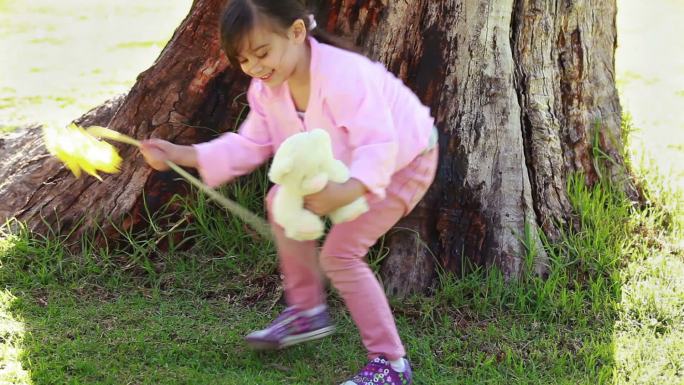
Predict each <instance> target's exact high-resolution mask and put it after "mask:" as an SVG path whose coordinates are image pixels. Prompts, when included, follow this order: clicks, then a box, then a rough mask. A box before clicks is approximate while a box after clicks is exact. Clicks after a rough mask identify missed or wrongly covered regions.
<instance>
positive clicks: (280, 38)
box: [237, 20, 306, 87]
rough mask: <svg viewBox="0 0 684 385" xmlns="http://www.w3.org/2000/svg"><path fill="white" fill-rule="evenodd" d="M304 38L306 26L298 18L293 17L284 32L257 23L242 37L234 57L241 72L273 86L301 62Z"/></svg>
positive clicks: (284, 78)
mask: <svg viewBox="0 0 684 385" xmlns="http://www.w3.org/2000/svg"><path fill="white" fill-rule="evenodd" d="M305 41H306V26H305V25H304V22H303V21H302V20H296V21H295V22H294V23H293V24H292V25H291V26H290V27H289V28H288V29H287V30H286V31H285V34H282V33H277V32H274V31H273V30H272V29H271V28H267V27H263V26H257V27H255V28H254V29H253V30H252V32H251V33H250V34H249V36H247V37H246V38H245V41H244V42H243V44H242V49H241V51H240V53H239V55H238V57H237V59H238V62H239V63H240V67H241V68H242V71H244V73H246V74H247V75H249V76H251V77H254V78H259V79H261V80H262V81H263V82H264V83H265V84H266V85H268V86H269V87H276V86H279V85H281V84H282V83H283V82H285V81H286V80H288V79H289V78H290V77H291V76H292V75H293V74H294V73H295V71H296V70H297V69H298V66H300V65H301V64H300V63H301V58H302V57H303V54H305V52H306V51H305Z"/></svg>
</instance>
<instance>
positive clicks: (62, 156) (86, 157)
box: [43, 124, 121, 181]
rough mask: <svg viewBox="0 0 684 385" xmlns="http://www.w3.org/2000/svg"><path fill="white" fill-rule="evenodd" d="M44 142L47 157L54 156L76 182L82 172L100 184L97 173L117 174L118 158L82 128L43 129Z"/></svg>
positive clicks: (119, 162)
mask: <svg viewBox="0 0 684 385" xmlns="http://www.w3.org/2000/svg"><path fill="white" fill-rule="evenodd" d="M43 139H44V141H45V147H47V149H48V151H49V152H50V154H52V155H54V156H56V157H57V158H58V159H59V160H61V161H62V162H63V163H64V165H66V166H67V167H68V168H69V169H70V170H71V172H73V173H74V175H75V176H76V177H77V178H78V177H80V176H81V170H83V171H85V172H86V173H88V174H90V175H92V176H94V177H95V178H97V179H99V180H100V181H102V178H100V176H99V175H97V171H103V172H106V173H115V172H119V166H120V165H121V157H120V156H119V154H118V153H117V151H116V148H114V146H112V145H111V144H109V143H107V142H104V141H100V140H97V139H96V138H95V137H93V136H92V135H90V134H88V133H87V132H86V131H85V130H84V129H83V128H81V127H79V126H77V125H75V124H71V125H69V126H68V127H65V128H44V129H43Z"/></svg>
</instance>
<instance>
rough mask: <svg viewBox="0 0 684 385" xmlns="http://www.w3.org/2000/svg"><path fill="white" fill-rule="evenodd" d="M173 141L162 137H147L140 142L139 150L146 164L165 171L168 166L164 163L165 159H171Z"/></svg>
mask: <svg viewBox="0 0 684 385" xmlns="http://www.w3.org/2000/svg"><path fill="white" fill-rule="evenodd" d="M173 146H174V144H173V143H170V142H167V141H166V140H162V139H149V140H144V141H142V142H141V143H140V152H141V153H142V155H143V157H144V158H145V161H146V162H147V164H149V165H150V167H152V168H153V169H155V170H157V171H166V170H168V169H169V166H168V165H167V164H166V161H167V160H170V161H172V162H173V160H172V159H171V153H172V152H173Z"/></svg>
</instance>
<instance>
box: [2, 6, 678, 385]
mask: <svg viewBox="0 0 684 385" xmlns="http://www.w3.org/2000/svg"><path fill="white" fill-rule="evenodd" d="M630 1H631V0H621V1H620V4H621V6H622V5H624V6H625V8H624V9H625V11H624V12H623V13H621V15H620V20H619V25H620V26H623V27H624V28H625V30H626V31H627V32H625V34H624V35H621V36H624V38H622V39H621V48H620V50H621V51H620V52H619V55H618V69H619V71H620V72H619V80H620V89H621V92H622V96H623V100H627V101H628V102H627V103H626V104H627V108H628V109H629V111H632V114H633V121H634V124H635V125H636V126H637V127H639V128H640V130H639V131H638V132H636V133H633V134H632V136H631V138H632V139H633V141H632V143H633V145H634V146H635V148H637V149H639V150H640V152H637V154H639V155H638V156H637V157H635V158H634V159H633V160H632V163H633V164H634V169H635V175H636V176H637V178H638V180H639V184H640V185H641V186H642V187H643V188H644V191H645V194H646V197H647V199H648V202H647V203H646V204H645V205H644V206H642V207H635V206H634V205H633V204H632V203H631V202H630V201H629V200H628V199H627V198H626V197H625V196H624V195H623V194H622V193H620V192H619V191H615V189H614V188H613V187H612V186H611V185H610V183H609V182H607V181H602V183H600V184H599V185H597V186H596V187H595V188H591V189H588V188H586V187H584V186H583V185H582V183H580V182H579V181H578V180H577V179H573V180H571V181H570V183H569V184H568V191H569V193H570V196H571V199H572V202H573V205H574V207H575V209H576V211H577V213H578V214H579V216H578V218H579V221H580V222H579V230H578V231H576V232H572V233H567V234H565V235H564V236H563V239H562V241H561V242H559V243H558V244H555V245H547V247H548V251H549V254H550V256H551V257H552V272H551V275H550V277H549V278H548V279H547V280H544V281H542V280H539V279H537V278H535V277H532V276H526V277H524V279H522V280H521V281H520V282H518V283H514V284H506V283H504V281H503V279H502V277H501V275H500V274H498V273H497V272H496V271H492V272H489V273H488V274H485V273H484V272H476V273H473V274H471V275H468V276H466V277H452V276H446V275H444V276H441V277H440V281H439V285H438V287H437V288H436V292H435V294H434V295H433V296H431V297H421V298H411V299H408V300H404V301H393V302H392V306H393V309H394V311H395V313H396V315H397V320H398V324H399V328H400V332H401V333H402V338H403V339H404V341H405V343H406V345H407V347H408V350H409V357H410V358H411V360H412V362H413V364H414V367H415V370H416V384H421V385H422V384H445V385H447V384H449V385H452V384H472V385H474V384H596V383H600V384H611V383H615V384H640V385H641V384H653V385H656V384H659V385H660V384H668V385H674V384H684V347H683V346H684V343H683V342H684V243H682V239H683V237H682V234H683V232H684V218H683V216H684V211H683V210H682V207H683V206H682V200H681V195H677V194H678V193H677V192H676V191H672V190H669V189H668V188H667V186H668V184H674V185H675V186H678V184H679V182H678V180H679V179H676V178H680V176H681V172H682V170H683V168H682V166H681V164H682V163H681V162H680V163H672V162H670V160H671V159H673V158H675V159H678V158H677V157H678V156H682V154H683V153H684V145H681V143H682V141H683V140H684V138H678V137H677V136H676V135H672V132H671V131H666V130H667V128H668V127H678V126H677V125H678V124H679V123H678V121H677V120H676V119H674V120H672V116H673V115H676V114H670V115H666V114H663V115H662V119H664V120H667V122H666V123H664V124H651V123H652V122H653V120H652V119H653V116H654V115H648V113H651V112H652V111H651V112H649V111H648V110H649V108H635V107H634V103H636V104H637V105H639V106H640V105H641V103H651V104H650V105H652V104H653V103H652V101H650V100H641V99H633V98H634V95H637V94H639V93H641V92H645V91H644V89H645V88H648V87H649V86H650V85H657V86H658V87H661V88H662V87H670V88H674V90H676V89H680V90H682V89H684V86H681V83H677V82H678V81H680V80H681V77H680V78H678V77H677V76H678V75H679V74H682V73H684V72H676V71H677V68H680V67H677V65H678V64H676V63H677V60H676V58H675V59H673V60H671V61H672V63H670V62H667V60H666V59H654V60H658V61H659V63H660V62H661V61H662V62H663V63H665V62H667V64H663V65H662V66H657V67H658V68H660V71H661V72H659V73H658V74H655V75H654V74H653V73H651V72H648V71H654V70H653V68H652V67H656V66H643V67H640V66H641V64H640V62H639V61H638V60H637V59H629V60H631V61H628V62H625V61H624V60H626V59H624V58H626V57H629V55H627V54H625V52H626V51H629V52H631V53H630V54H632V53H633V52H632V51H634V50H637V49H639V48H638V47H639V45H638V44H639V41H640V40H639V39H640V38H642V37H643V38H644V39H646V40H648V39H647V37H645V36H647V35H644V36H642V35H643V34H646V32H644V31H643V30H640V29H639V28H640V27H639V23H641V21H640V20H642V18H646V17H647V16H648V15H651V16H649V17H660V14H659V13H658V12H656V11H657V10H661V11H662V10H665V11H667V12H665V13H666V14H667V16H668V17H669V18H666V19H664V20H665V21H663V24H665V23H669V24H668V25H669V28H671V29H675V28H680V29H681V28H684V26H683V25H680V23H678V21H677V20H679V19H678V18H677V17H676V16H675V15H677V12H679V15H680V16H679V17H680V18H681V16H684V9H683V6H680V3H679V2H676V1H675V0H658V1H655V2H653V3H649V4H651V5H650V6H648V7H646V6H643V7H644V8H643V9H642V8H639V7H640V6H639V5H638V4H635V2H631V3H630ZM55 4H57V3H54V2H50V1H47V0H34V1H30V2H28V1H19V0H15V1H10V0H0V49H2V52H15V53H16V56H13V55H10V56H7V55H5V56H3V57H2V59H0V65H1V66H2V68H1V71H0V127H4V128H3V129H4V130H11V129H12V127H14V126H17V125H21V124H26V123H29V122H31V121H35V120H38V121H39V122H44V123H47V124H64V123H66V122H68V121H69V120H71V119H72V118H74V117H76V116H78V115H79V114H80V113H81V112H83V111H84V110H86V109H88V108H90V107H92V106H95V105H97V104H98V103H100V102H101V101H103V100H104V99H107V98H109V97H111V96H114V95H116V94H118V93H121V92H125V91H126V90H127V89H128V87H130V86H131V85H132V84H133V82H134V80H135V76H136V75H137V74H138V73H139V72H140V71H142V70H144V69H145V68H147V67H148V66H149V65H150V64H151V63H152V62H153V60H154V59H155V57H156V55H158V53H159V51H160V49H161V47H163V45H164V42H165V41H166V39H168V38H169V37H170V36H171V33H172V32H173V28H174V27H175V26H176V25H177V24H178V22H179V21H180V20H181V19H182V18H183V17H184V15H185V12H186V11H187V9H188V8H189V5H190V1H179V2H174V3H173V4H172V3H171V2H164V1H161V0H153V1H147V2H144V5H142V4H143V3H141V2H133V1H130V0H126V1H116V2H93V1H85V0H82V1H76V0H68V1H62V2H60V3H59V5H55ZM123 20H125V21H126V23H128V24H127V27H126V28H121V26H122V23H123ZM668 20H669V21H668ZM649 25H650V24H649ZM630 28H631V29H634V31H631V30H630ZM648 30H649V31H652V32H653V33H655V32H658V29H657V28H651V29H648ZM630 31H631V32H630ZM639 31H641V32H639ZM658 33H659V32H658ZM681 35H682V34H679V35H677V34H675V33H672V34H670V35H668V36H669V37H668V38H669V39H670V40H669V41H670V42H671V43H672V44H673V45H674V44H679V47H682V46H681V44H682V43H681V42H678V41H676V40H678V39H677V38H676V37H677V36H681ZM637 37H638V38H637ZM672 51H677V50H676V49H671V50H670V52H672ZM648 56H649V57H652V58H657V56H655V54H653V55H651V54H649V55H648ZM675 56H676V55H675ZM670 57H672V55H671V56H670ZM679 57H680V58H681V55H680V56H679ZM621 60H622V61H621ZM670 65H672V66H674V67H670ZM666 69H667V70H666ZM665 71H667V72H665ZM673 71H674V72H673ZM632 72H633V73H634V74H638V75H634V74H631V73H632ZM656 78H657V80H653V79H656ZM644 79H651V80H652V81H645V80H644ZM678 79H679V80H678ZM678 84H679V85H678ZM674 90H673V91H672V92H674V94H675V97H674V98H672V97H671V95H669V94H668V93H667V92H669V91H662V89H659V90H658V92H659V93H660V92H661V91H662V92H663V93H662V95H664V96H663V99H664V100H667V102H664V103H671V104H669V105H670V106H671V107H670V108H673V109H674V108H677V107H678V106H679V108H680V110H681V101H682V100H684V98H679V99H678V96H677V95H678V94H677V93H676V92H675V91H674ZM648 92H655V91H653V90H651V91H648ZM630 100H637V102H633V101H630ZM654 110H655V111H660V112H662V111H663V110H660V109H654ZM37 111H38V112H37ZM668 119H670V120H668ZM633 129H634V127H626V130H627V131H630V130H631V131H633ZM663 130H665V131H663ZM668 132H669V134H668ZM639 137H641V138H645V139H647V140H645V141H641V142H640V141H639ZM651 139H653V140H651ZM678 143H679V144H678ZM644 154H646V155H644ZM649 154H650V156H651V158H652V159H655V160H654V162H655V163H654V164H655V165H661V169H663V170H666V169H667V168H668V167H670V166H671V165H672V164H674V166H679V169H676V168H675V170H674V172H675V174H673V175H674V177H668V178H663V177H659V176H658V174H657V173H655V172H653V168H654V167H653V165H651V164H650V163H648V162H642V161H641V159H649V158H648V157H647V156H648V155H649ZM667 162H669V163H667ZM677 173H679V174H677ZM678 175H679V176H678ZM263 181H264V178H253V179H248V180H244V181H241V183H239V184H234V185H231V186H230V187H228V188H226V189H225V190H224V193H226V194H229V195H231V196H232V197H234V198H236V199H237V200H238V201H239V202H241V203H242V204H244V205H246V206H248V207H250V208H251V209H253V210H256V211H262V210H263V208H262V207H261V199H260V198H259V196H260V194H263V191H264V188H265V186H264V183H263ZM179 206H180V207H181V210H184V211H186V212H187V214H189V215H191V216H192V217H193V218H194V220H193V221H192V222H191V223H181V224H180V225H179V226H176V227H174V228H173V229H171V226H165V225H162V223H164V221H162V220H159V221H157V223H158V226H163V227H162V228H157V229H152V228H150V229H147V230H146V231H144V232H142V233H138V234H124V236H126V237H128V239H129V240H130V244H129V245H128V247H125V248H112V249H110V248H96V247H93V246H92V245H91V244H90V242H88V239H89V238H88V237H86V238H84V240H83V241H82V242H81V243H79V244H77V245H69V244H65V241H64V238H63V237H61V236H59V235H57V236H53V237H49V238H42V237H37V236H35V235H32V234H29V233H28V232H26V231H25V230H22V229H18V230H17V229H15V230H12V231H10V230H9V227H6V228H3V229H2V233H1V234H0V384H214V383H216V384H218V383H220V384H259V385H267V384H334V383H339V382H340V381H341V380H343V379H344V378H345V377H346V376H348V375H349V374H351V373H352V372H353V371H354V370H356V369H358V368H359V367H360V366H361V365H363V363H364V352H363V350H362V348H361V343H360V340H359V337H358V335H357V332H356V329H355V328H354V326H353V324H352V322H351V320H350V318H349V316H348V314H347V313H346V312H345V310H344V308H343V306H342V305H341V302H340V299H339V298H338V297H337V296H336V295H335V294H334V293H331V306H332V311H333V317H334V320H335V322H336V323H337V325H338V333H336V334H335V335H333V336H332V337H330V338H327V339H325V340H322V341H320V342H319V343H310V344H305V345H303V346H298V347H294V348H291V349H288V350H285V351H281V352H271V353H257V352H253V351H250V350H248V349H246V346H245V345H244V343H243V342H242V337H243V336H244V335H245V334H246V333H247V332H249V331H251V330H253V329H255V328H260V327H263V326H264V325H265V324H266V323H267V322H268V320H270V319H271V318H272V317H274V316H275V315H276V314H277V313H278V312H279V311H280V310H281V309H282V304H281V303H280V295H281V287H280V286H279V280H278V276H277V265H276V258H275V253H274V250H273V246H272V245H270V244H264V243H263V242H260V241H259V240H255V239H254V238H253V235H251V234H250V233H247V232H245V230H244V227H243V226H242V224H241V223H240V222H238V221H236V220H234V219H230V218H227V217H226V216H225V215H224V214H223V212H222V211H221V210H219V209H217V208H216V207H214V206H213V205H211V204H209V203H208V202H206V200H205V199H204V198H203V197H202V196H197V197H193V198H192V199H188V200H185V201H183V202H181V204H180V205H179ZM165 231H168V232H170V233H171V234H167V235H166V236H167V238H168V239H177V240H183V239H186V240H190V239H191V237H192V240H194V241H195V242H196V243H195V245H194V246H193V248H192V249H190V250H182V251H181V248H180V245H178V244H171V245H170V246H169V247H168V248H164V249H162V248H160V245H163V244H164V243H163V242H162V243H159V244H158V243H157V240H158V239H159V237H160V235H159V234H160V233H163V232H165ZM173 235H176V236H173ZM69 246H71V247H69ZM70 250H72V251H70Z"/></svg>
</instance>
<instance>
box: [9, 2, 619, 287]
mask: <svg viewBox="0 0 684 385" xmlns="http://www.w3.org/2000/svg"><path fill="white" fill-rule="evenodd" d="M316 3H317V5H318V6H319V7H318V8H319V9H320V11H319V12H318V14H317V18H318V20H319V25H320V26H321V28H325V29H327V30H328V31H331V32H334V33H336V34H340V35H343V36H345V37H347V38H348V39H351V40H352V41H354V42H356V44H357V45H358V46H359V47H360V48H361V50H362V51H363V52H365V53H366V54H367V55H368V56H369V57H371V58H372V59H374V60H378V61H380V62H382V63H384V64H385V65H386V66H387V67H388V68H389V69H390V70H391V71H392V72H394V73H395V74H396V75H397V76H398V77H400V78H401V79H402V80H404V81H405V82H406V84H407V85H409V87H411V88H412V89H413V90H414V91H415V92H416V94H417V95H418V96H419V97H420V99H421V100H422V101H423V102H424V103H425V104H426V105H428V106H429V107H430V108H431V110H432V113H433V116H435V118H436V125H437V127H438V129H439V131H440V145H439V149H440V166H439V170H438V176H437V180H436V182H435V184H434V185H433V187H432V188H431V190H430V191H429V192H428V194H427V195H426V197H425V198H424V199H423V201H422V202H421V203H420V204H419V206H418V207H417V208H416V210H415V211H414V212H413V213H412V214H411V215H409V216H408V217H406V218H405V219H403V220H402V221H401V222H400V223H399V224H398V225H397V226H396V227H395V229H394V230H393V231H391V232H390V233H389V234H388V236H387V242H386V243H387V245H388V246H389V249H390V252H389V255H388V256H387V258H386V259H385V260H384V262H383V266H382V268H381V275H382V277H383V283H384V285H385V287H386V289H387V290H388V291H389V292H390V293H392V294H395V295H406V294H408V293H412V292H416V291H422V290H424V289H426V288H428V287H429V286H430V284H431V283H432V282H433V280H434V277H435V272H436V271H437V267H439V268H440V269H445V270H446V271H453V272H457V273H460V272H463V271H467V270H469V268H470V267H472V266H497V267H499V268H500V269H502V271H503V272H504V273H505V276H506V277H508V278H515V277H519V276H520V275H521V274H523V273H524V270H525V269H527V268H529V269H532V270H533V271H534V272H535V273H536V274H544V272H545V271H546V259H547V257H546V254H545V252H544V249H543V247H542V245H541V241H540V237H539V234H538V231H539V230H543V231H544V232H545V233H546V234H547V235H548V236H549V238H550V239H551V240H554V239H557V237H558V234H559V232H558V230H559V229H561V228H563V227H566V226H568V225H569V223H570V218H571V216H572V208H571V206H570V204H569V201H568V197H567V193H566V190H565V186H566V181H567V178H568V176H569V175H571V174H572V173H575V172H582V173H583V174H584V175H585V176H586V182H587V183H589V184H591V183H594V182H595V181H596V180H597V178H598V177H599V176H600V175H601V173H603V172H606V173H607V174H608V176H609V177H612V178H613V179H615V180H617V181H620V182H622V183H624V184H625V188H629V186H628V184H629V182H628V181H627V180H626V179H624V178H623V177H622V176H623V175H624V173H623V166H622V165H623V161H622V158H621V146H622V144H621V130H620V120H621V116H620V114H621V111H620V105H619V101H618V96H617V91H616V88H615V72H614V53H615V46H616V26H615V16H616V4H615V0H564V1H561V0H556V1H542V0H489V1H485V0H468V1H465V0H440V1H431V0H415V1H412V2H406V1H391V2H390V1H385V0H382V1H381V0H361V1H353V2H351V1H344V0H327V1H323V0H320V1H317V2H316ZM223 4H224V0H197V1H195V3H194V4H193V7H192V9H191V11H190V14H189V15H188V17H187V18H186V20H185V21H183V23H182V24H181V25H180V26H179V28H178V30H177V31H176V33H175V34H174V36H173V38H172V39H171V41H170V42H169V44H168V45H167V47H166V48H165V49H164V51H163V52H162V54H161V55H160V57H159V58H158V59H157V61H156V63H155V64H154V65H153V66H152V67H151V68H150V69H149V70H147V71H145V72H143V73H142V74H141V75H140V76H139V78H138V81H137V83H136V84H135V86H134V87H133V89H132V90H131V92H130V93H129V94H128V96H127V97H126V98H125V100H124V101H123V102H122V104H121V106H120V107H119V109H118V110H117V112H116V114H115V115H114V117H113V118H112V120H111V122H110V127H111V128H113V129H115V130H119V131H121V132H124V133H126V134H129V135H132V136H134V137H138V138H145V137H161V138H165V139H168V140H172V141H175V142H180V143H193V142H198V141H202V140H207V139H209V138H210V137H211V136H212V132H213V133H214V135H215V133H216V132H223V131H226V130H230V129H232V128H233V126H234V121H235V119H234V117H236V116H237V115H238V114H239V112H240V109H241V107H242V104H241V103H238V102H236V101H235V100H236V97H237V96H238V95H240V94H241V93H242V92H244V90H245V89H246V85H247V82H248V79H246V78H245V77H244V76H243V75H242V74H241V73H240V71H236V70H234V69H232V68H229V66H228V62H227V60H226V59H225V57H224V56H223V54H222V53H221V52H220V49H219V44H218V40H217V37H218V36H217V33H216V30H217V25H216V21H217V18H218V13H219V11H220V9H221V8H222V6H223ZM208 127H210V128H208ZM31 148H32V150H31V151H30V152H27V153H26V155H25V158H26V159H25V160H26V161H25V162H24V163H22V164H25V166H22V167H24V168H25V170H27V171H26V173H24V175H23V177H22V178H20V179H21V180H15V181H13V182H11V183H5V184H3V185H2V186H0V193H2V194H3V196H8V197H10V198H9V199H7V200H5V202H3V203H2V204H0V220H2V219H3V218H7V217H9V216H11V215H14V216H16V217H17V218H18V219H20V220H22V221H26V222H27V223H29V224H30V225H31V226H32V227H33V228H36V229H40V228H41V226H42V223H44V222H43V220H42V219H41V217H44V218H46V223H49V224H52V225H54V224H56V223H57V219H56V218H59V219H60V223H61V224H62V225H63V226H64V225H72V224H73V223H74V221H76V220H78V219H79V218H81V217H83V216H84V214H85V213H88V214H89V218H94V217H93V216H92V215H90V214H92V208H93V207H99V208H100V209H101V213H102V214H106V215H108V216H110V217H111V218H114V219H115V221H116V220H117V218H124V219H123V222H122V223H123V227H124V228H130V227H131V226H134V225H135V224H136V223H138V222H139V221H140V220H141V218H142V217H143V216H142V215H141V211H142V206H143V205H142V202H143V200H147V201H148V204H149V205H150V206H151V208H152V209H154V208H156V207H159V206H160V205H161V204H162V203H163V202H164V201H165V200H166V199H167V198H168V197H169V196H170V194H171V193H175V192H177V191H178V186H179V184H177V183H172V178H173V177H172V176H171V175H170V174H164V173H161V174H160V173H151V171H150V169H149V168H148V167H145V166H144V165H143V162H142V160H141V159H140V158H139V157H136V156H135V150H134V149H131V148H121V150H122V156H123V157H124V158H125V159H131V160H133V159H135V160H134V161H131V162H129V163H127V164H126V165H125V166H124V169H123V171H122V172H121V173H120V174H116V175H114V176H111V177H108V178H106V179H105V182H104V183H99V182H94V180H93V179H89V178H86V179H78V180H77V179H74V178H73V177H71V176H70V175H67V172H66V171H65V170H64V168H63V167H61V165H60V164H58V163H57V162H56V161H54V160H52V159H49V158H47V157H46V156H45V154H44V151H42V150H40V151H39V150H33V149H35V148H37V146H36V145H35V143H33V145H32V146H31ZM599 155H600V157H604V158H608V159H610V161H608V162H605V168H603V169H602V168H600V167H599V162H598V158H599ZM13 162H14V161H13ZM143 191H145V193H144V194H143ZM151 192H154V193H151ZM150 195H153V196H150ZM90 220H91V221H92V220H93V219H90ZM85 224H86V225H88V224H89V222H88V221H86V223H85ZM525 256H528V257H530V258H533V259H532V264H531V266H527V265H526V264H525V258H524V257H525Z"/></svg>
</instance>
